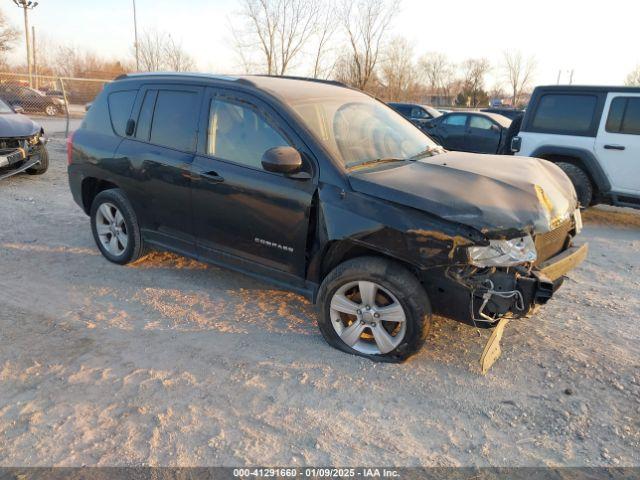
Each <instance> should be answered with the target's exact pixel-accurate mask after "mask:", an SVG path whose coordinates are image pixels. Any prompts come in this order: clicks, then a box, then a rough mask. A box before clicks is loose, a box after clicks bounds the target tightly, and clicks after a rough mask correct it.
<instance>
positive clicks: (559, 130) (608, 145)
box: [511, 85, 640, 208]
mask: <svg viewBox="0 0 640 480" xmlns="http://www.w3.org/2000/svg"><path fill="white" fill-rule="evenodd" d="M511 150H512V151H513V152H514V153H515V152H517V154H518V155H523V156H529V157H538V158H543V159H545V160H549V161H551V162H554V163H556V164H557V165H558V166H559V167H560V168H562V169H563V170H564V172H565V173H566V174H567V175H568V176H569V178H570V179H571V181H572V182H573V185H574V186H575V188H576V192H577V194H578V200H579V201H580V204H581V205H582V206H583V207H588V206H589V205H594V204H596V203H608V204H611V205H620V206H627V207H634V208H640V88H637V87H589V86H562V85H557V86H548V87H537V88H536V89H535V90H534V92H533V95H532V96H531V101H530V102H529V106H528V107H527V113H526V114H525V117H524V119H523V121H522V127H521V129H520V133H519V134H518V135H517V136H516V137H514V138H513V140H512V143H511Z"/></svg>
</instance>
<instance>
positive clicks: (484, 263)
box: [468, 235, 538, 267]
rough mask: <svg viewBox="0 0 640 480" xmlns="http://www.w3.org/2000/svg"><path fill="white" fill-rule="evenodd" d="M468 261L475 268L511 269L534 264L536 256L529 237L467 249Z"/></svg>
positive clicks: (491, 241)
mask: <svg viewBox="0 0 640 480" xmlns="http://www.w3.org/2000/svg"><path fill="white" fill-rule="evenodd" d="M468 252H469V260H470V261H471V264H472V265H475V266H476V267H513V266H514V265H520V264H522V263H527V262H534V261H535V260H536V258H538V255H537V253H536V246H535V244H534V242H533V238H531V235H526V236H524V237H517V238H512V239H511V240H489V245H488V246H486V247H469V249H468Z"/></svg>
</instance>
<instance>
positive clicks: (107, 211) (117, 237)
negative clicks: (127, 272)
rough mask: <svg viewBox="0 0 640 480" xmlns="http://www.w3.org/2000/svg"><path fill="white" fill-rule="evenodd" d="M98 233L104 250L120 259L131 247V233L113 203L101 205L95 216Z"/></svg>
mask: <svg viewBox="0 0 640 480" xmlns="http://www.w3.org/2000/svg"><path fill="white" fill-rule="evenodd" d="M95 219H96V220H95V222H96V232H97V233H98V238H99V239H100V243H101V244H102V246H103V248H104V249H105V250H106V251H107V252H109V253H110V254H111V255H114V256H116V257H119V256H120V255H122V254H123V253H124V251H125V250H126V249H127V246H128V245H129V233H128V231H127V225H126V223H125V221H124V217H123V216H122V213H121V212H120V210H119V209H118V207H116V206H115V205H114V204H113V203H109V202H105V203H103V204H101V205H100V207H99V208H98V211H97V212H96V215H95Z"/></svg>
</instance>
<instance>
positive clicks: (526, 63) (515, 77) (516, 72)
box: [502, 51, 536, 107]
mask: <svg viewBox="0 0 640 480" xmlns="http://www.w3.org/2000/svg"><path fill="white" fill-rule="evenodd" d="M502 69H503V71H504V75H505V78H506V80H507V82H508V85H509V89H510V93H511V105H512V106H514V107H515V106H516V105H517V104H518V101H519V100H520V97H521V96H522V93H523V92H524V91H525V90H526V89H527V88H529V87H530V86H531V80H532V79H533V75H534V74H535V70H536V61H535V59H534V58H533V57H529V58H526V59H525V58H523V56H522V52H520V51H515V52H509V51H506V52H504V59H503V63H502Z"/></svg>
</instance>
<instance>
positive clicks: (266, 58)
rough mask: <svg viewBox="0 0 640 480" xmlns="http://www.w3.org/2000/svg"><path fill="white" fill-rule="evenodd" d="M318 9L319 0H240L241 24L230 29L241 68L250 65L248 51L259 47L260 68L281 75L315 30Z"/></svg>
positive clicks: (271, 73) (319, 9)
mask: <svg viewBox="0 0 640 480" xmlns="http://www.w3.org/2000/svg"><path fill="white" fill-rule="evenodd" d="M321 9H322V2H321V0H242V9H241V10H240V12H239V13H238V14H237V16H238V17H240V19H241V20H242V25H241V26H240V27H234V26H233V25H232V26H231V29H232V32H233V36H234V38H235V42H236V50H238V53H239V54H240V57H241V59H242V61H243V63H244V64H245V68H247V69H249V68H250V67H251V65H252V63H251V60H250V59H251V52H252V51H253V50H259V51H260V53H261V57H262V59H261V61H259V62H258V65H259V66H260V68H262V69H263V70H264V71H265V72H266V73H267V74H269V75H284V74H285V73H286V72H287V70H288V69H290V68H291V66H292V62H293V61H294V60H295V59H296V58H297V57H298V56H299V55H300V54H301V52H302V49H303V47H304V46H305V45H306V43H307V41H308V40H309V39H310V38H311V37H312V35H314V34H315V33H316V31H317V22H318V19H319V18H320V12H321ZM327 37H328V33H327ZM325 42H326V40H325Z"/></svg>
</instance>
